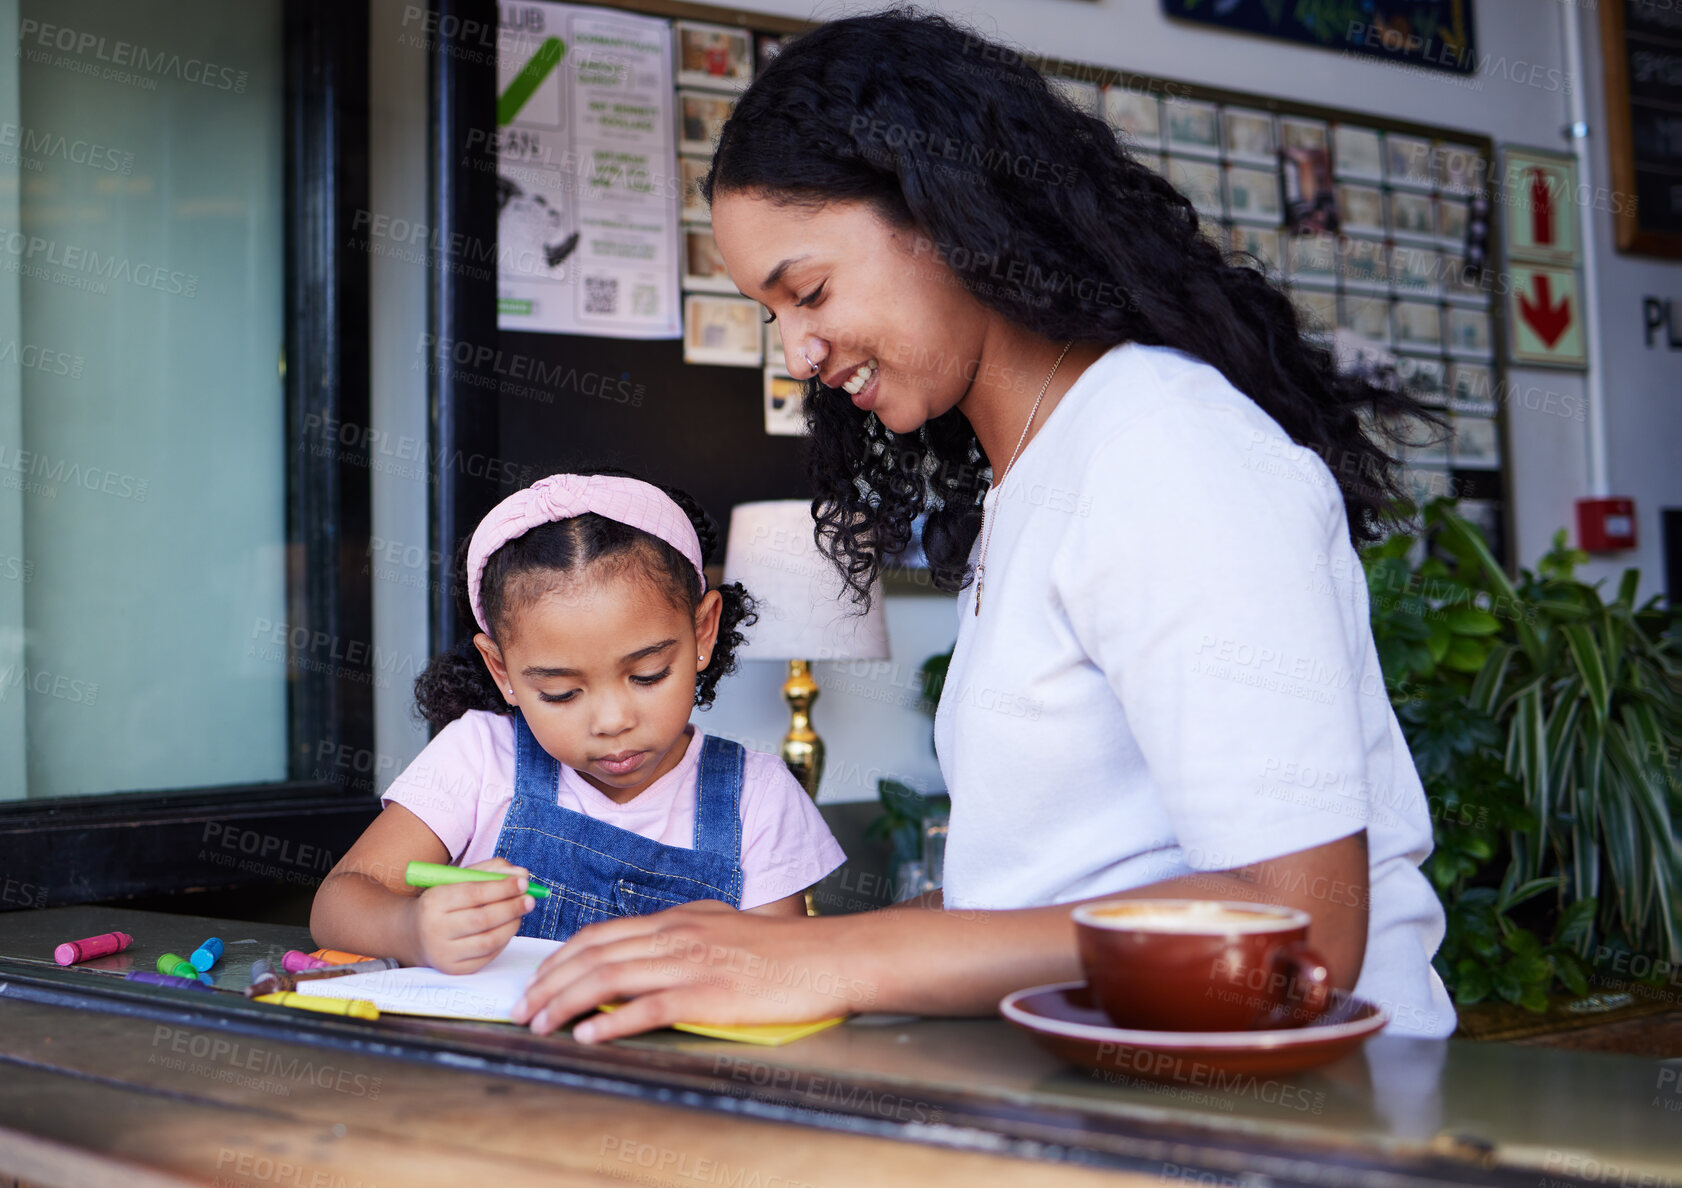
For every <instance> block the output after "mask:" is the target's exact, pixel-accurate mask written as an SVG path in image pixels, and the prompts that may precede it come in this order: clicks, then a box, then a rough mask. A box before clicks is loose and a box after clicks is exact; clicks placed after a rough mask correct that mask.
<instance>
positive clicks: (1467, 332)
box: [1448, 305, 1494, 357]
mask: <svg viewBox="0 0 1682 1188" xmlns="http://www.w3.org/2000/svg"><path fill="white" fill-rule="evenodd" d="M1448 349H1449V350H1450V351H1452V352H1454V353H1455V354H1464V355H1477V356H1480V357H1484V356H1487V355H1488V354H1489V353H1490V351H1492V350H1493V349H1494V344H1493V343H1492V342H1491V341H1490V330H1489V314H1488V313H1487V312H1486V311H1484V310H1481V309H1469V308H1463V307H1460V306H1452V305H1451V306H1449V309H1448Z"/></svg>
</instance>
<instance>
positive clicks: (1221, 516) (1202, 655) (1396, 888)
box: [935, 344, 1456, 1036]
mask: <svg viewBox="0 0 1682 1188" xmlns="http://www.w3.org/2000/svg"><path fill="white" fill-rule="evenodd" d="M986 508H987V517H988V519H989V520H990V521H991V522H992V529H991V533H992V535H991V542H990V544H989V546H988V566H987V573H986V582H985V584H986V594H985V597H984V599H983V602H982V607H981V614H980V615H979V616H977V615H976V614H975V613H974V610H975V606H974V600H975V587H974V585H973V583H972V584H971V586H970V587H969V588H968V589H967V590H966V591H965V592H964V593H963V594H962V595H960V597H959V599H958V638H957V643H956V646H955V650H954V652H953V655H952V663H951V667H950V669H949V670H948V673H947V677H946V685H945V689H944V692H943V694H942V696H941V699H940V708H939V712H938V713H937V715H936V717H935V746H936V750H937V752H938V754H939V757H940V766H941V771H942V772H943V774H944V775H945V778H946V784H947V788H948V790H949V791H950V793H951V796H952V818H951V825H950V832H949V834H948V837H947V850H946V872H945V902H946V905H947V906H948V907H951V908H1018V907H1029V906H1035V905H1043V904H1049V903H1065V902H1069V901H1071V900H1078V899H1084V898H1089V897H1092V896H1098V895H1104V894H1108V893H1111V892H1116V891H1123V890H1127V889H1130V888H1134V887H1139V886H1142V885H1145V884H1149V883H1155V882H1159V881H1161V880H1164V879H1169V878H1174V877H1177V876H1183V875H1191V874H1195V873H1196V872H1199V871H1219V870H1227V869H1231V868H1233V867H1237V866H1243V865H1247V864H1250V863H1254V862H1259V861H1263V860H1265V859H1269V858H1277V857H1280V856H1282V855H1285V854H1290V853H1294V852H1296V851H1299V850H1306V849H1309V848H1312V847H1314V846H1319V845H1324V844H1326V843H1328V842H1332V841H1335V840H1337V839H1339V838H1342V837H1346V836H1348V835H1350V834H1353V833H1355V832H1357V831H1359V830H1360V829H1362V828H1365V829H1366V831H1367V847H1368V853H1369V855H1370V858H1371V883H1370V894H1371V909H1370V918H1369V926H1368V935H1367V948H1366V960H1365V963H1364V965H1363V966H1362V969H1361V976H1360V979H1359V982H1358V984H1357V986H1356V993H1357V994H1359V995H1360V996H1361V997H1363V998H1366V999H1368V1000H1371V1001H1374V1002H1378V1003H1380V1004H1381V1005H1383V1006H1384V1007H1386V1008H1387V1009H1388V1010H1389V1011H1390V1014H1391V1020H1392V1021H1391V1024H1390V1026H1389V1031H1390V1032H1391V1033H1403V1034H1414V1035H1426V1036H1446V1035H1448V1034H1449V1033H1451V1032H1452V1031H1453V1030H1454V1027H1455V1022H1456V1021H1455V1016H1454V1009H1453V1006H1452V1005H1451V1003H1450V1002H1449V999H1448V995H1447V993H1446V992H1445V991H1444V989H1443V985H1442V982H1441V980H1440V979H1439V978H1438V977H1437V975H1436V973H1435V971H1433V970H1432V969H1431V963H1430V962H1431V956H1432V954H1433V953H1435V952H1436V949H1437V946H1438V945H1439V944H1440V943H1441V941H1442V936H1443V927H1444V921H1443V912H1442V907H1441V905H1440V904H1439V903H1438V901H1437V897H1436V895H1435V893H1434V892H1433V891H1432V889H1431V886H1430V884H1429V883H1428V882H1427V881H1426V879H1425V877H1424V876H1423V875H1422V874H1421V873H1420V871H1419V864H1420V862H1422V861H1423V860H1424V859H1425V857H1426V856H1427V855H1428V854H1429V853H1430V851H1431V819H1430V815H1429V813H1428V812H1427V809H1426V803H1425V794H1424V790H1423V789H1422V787H1421V786H1420V783H1419V777H1418V774H1417V773H1416V772H1415V771H1414V766H1413V759H1412V757H1411V755H1410V754H1409V753H1408V749H1407V744H1406V741H1405V740H1404V738H1403V736H1402V732H1401V727H1400V725H1399V724H1398V723H1397V721H1396V716H1395V714H1394V713H1393V712H1392V710H1391V708H1390V701H1389V698H1388V696H1387V695H1386V693H1385V688H1384V678H1383V674H1382V671H1381V670H1380V668H1379V663H1378V654H1377V651H1376V649H1375V648H1374V646H1373V640H1372V629H1371V625H1370V622H1369V618H1368V613H1369V612H1368V602H1367V587H1366V580H1365V577H1364V575H1363V573H1362V570H1361V564H1360V560H1359V558H1358V557H1357V556H1356V554H1355V551H1354V550H1353V549H1352V548H1351V547H1350V544H1349V535H1348V530H1347V528H1346V526H1345V521H1344V510H1343V500H1342V496H1341V494H1340V492H1339V491H1338V488H1337V484H1336V482H1335V481H1334V480H1333V478H1332V475H1331V472H1330V471H1329V470H1328V469H1327V468H1326V466H1325V464H1324V463H1323V462H1322V461H1321V460H1320V458H1319V457H1318V456H1317V455H1315V454H1314V453H1313V452H1311V451H1309V450H1307V449H1304V448H1302V447H1300V446H1297V445H1295V444H1294V443H1293V442H1292V441H1291V440H1290V439H1289V438H1288V437H1287V436H1286V435H1285V433H1284V431H1283V430H1281V429H1280V428H1279V426H1278V425H1277V424H1276V423H1275V422H1274V421H1273V420H1272V418H1270V417H1269V416H1268V415H1267V414H1266V413H1264V412H1262V411H1261V409H1260V408H1258V407H1257V406H1256V405H1255V403H1254V402H1252V401H1251V400H1250V399H1249V397H1247V396H1245V395H1244V394H1243V393H1241V392H1239V391H1238V390H1237V389H1236V388H1234V387H1233V386H1232V385H1231V384H1229V383H1227V381H1226V380H1225V378H1223V377H1222V376H1221V374H1220V373H1219V372H1218V371H1216V370H1215V369H1214V368H1212V367H1210V366H1208V365H1207V364H1205V363H1202V362H1199V361H1198V360H1196V359H1193V358H1192V357H1190V356H1188V355H1185V354H1183V353H1181V352H1178V351H1173V350H1169V349H1166V348H1162V347H1145V346H1138V345H1133V344H1126V345H1123V346H1119V347H1115V348H1113V349H1112V350H1110V351H1108V352H1107V353H1106V354H1105V355H1104V356H1103V357H1102V358H1100V359H1099V360H1098V361H1097V362H1096V363H1094V364H1093V365H1092V366H1091V367H1090V368H1088V369H1087V371H1086V372H1085V373H1084V374H1083V375H1082V376H1081V377H1080V378H1079V379H1078V380H1077V381H1076V383H1075V384H1074V385H1073V387H1071V388H1070V390H1069V392H1068V393H1067V394H1066V395H1065V396H1064V397H1063V399H1062V400H1061V401H1060V402H1058V404H1057V405H1056V406H1055V407H1054V408H1053V409H1052V411H1051V413H1050V414H1049V416H1048V417H1047V418H1046V420H1045V422H1044V423H1043V425H1042V426H1041V428H1040V430H1039V432H1038V434H1037V435H1036V436H1035V437H1034V438H1033V440H1032V441H1030V442H1029V443H1028V445H1027V447H1026V448H1025V449H1024V450H1023V452H1022V455H1021V457H1019V458H1018V459H1017V461H1016V465H1015V466H1014V467H1013V468H1012V469H1011V471H1010V474H1009V476H1008V477H1007V479H1006V481H1005V483H1004V486H1003V488H1002V491H1001V489H999V488H995V489H994V490H991V491H989V492H988V493H987V498H986ZM979 551H980V548H979V539H978V541H977V546H976V549H975V551H974V552H972V554H971V561H972V562H973V561H974V560H975V559H976V556H977V555H978V554H979ZM1308 893H1309V895H1310V896H1311V897H1314V898H1321V899H1324V900H1325V901H1326V902H1328V903H1355V902H1358V896H1359V890H1358V889H1357V888H1354V887H1350V886H1347V885H1340V884H1337V883H1327V885H1326V886H1324V887H1318V888H1317V887H1310V888H1308ZM1310 939H1312V934H1311V935H1310Z"/></svg>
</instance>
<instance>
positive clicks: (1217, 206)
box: [1168, 157, 1221, 218]
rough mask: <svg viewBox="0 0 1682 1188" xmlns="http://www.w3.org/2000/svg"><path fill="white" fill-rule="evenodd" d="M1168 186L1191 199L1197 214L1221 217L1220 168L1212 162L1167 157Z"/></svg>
mask: <svg viewBox="0 0 1682 1188" xmlns="http://www.w3.org/2000/svg"><path fill="white" fill-rule="evenodd" d="M1168 184H1169V185H1171V186H1173V187H1174V188H1175V189H1176V190H1178V191H1179V192H1180V193H1182V194H1184V195H1185V196H1186V197H1187V198H1189V199H1191V204H1192V205H1193V206H1194V207H1196V208H1197V210H1198V213H1199V214H1207V215H1214V216H1215V217H1216V218H1219V217H1220V216H1221V167H1220V166H1219V165H1217V164H1215V163H1214V162H1213V161H1187V160H1185V159H1183V158H1181V157H1169V158H1168Z"/></svg>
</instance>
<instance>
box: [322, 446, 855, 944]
mask: <svg viewBox="0 0 1682 1188" xmlns="http://www.w3.org/2000/svg"><path fill="white" fill-rule="evenodd" d="M716 543H717V539H716V534H715V533H714V531H713V529H712V525H711V523H710V522H709V520H708V518H707V516H706V513H705V512H703V511H702V510H701V509H700V507H699V506H698V505H696V504H695V503H694V502H693V500H691V499H689V497H688V496H686V495H683V494H682V493H680V492H675V491H666V490H663V489H662V488H659V487H656V486H653V485H651V484H649V483H645V482H641V481H638V480H636V479H632V478H626V477H620V476H617V475H602V474H598V475H581V474H557V475H551V476H550V477H549V478H546V479H542V480H540V481H539V482H537V483H534V484H533V485H532V486H531V487H530V488H528V489H526V490H523V491H519V492H516V493H515V494H513V495H511V496H509V497H508V498H507V499H505V500H503V501H502V502H501V503H500V504H498V505H497V506H496V507H495V508H494V509H493V510H492V511H491V513H490V514H489V515H488V516H486V517H485V519H484V521H483V522H482V523H481V524H480V525H479V527H478V529H477V531H475V532H474V534H473V537H472V540H471V543H470V544H469V547H468V550H467V563H466V580H467V595H468V601H469V604H470V605H471V608H472V612H473V618H474V620H475V621H476V622H477V623H478V625H479V633H478V634H477V635H475V636H473V638H472V640H471V641H469V642H470V643H471V648H472V651H470V650H469V648H468V646H467V644H466V643H464V644H463V646H461V647H458V648H457V649H456V650H455V651H454V652H452V653H450V654H447V655H444V656H440V657H438V658H437V659H436V660H434V661H433V662H432V664H430V665H429V666H428V667H427V669H426V671H425V672H423V673H422V674H421V676H420V678H419V680H417V681H416V684H415V700H416V702H417V705H418V706H419V709H420V711H421V713H422V714H423V715H424V716H425V717H426V718H427V720H428V721H429V722H430V723H431V724H432V725H433V726H434V727H439V726H442V727H443V729H442V730H440V731H439V733H438V735H437V737H435V738H434V739H433V740H432V742H431V743H429V744H428V745H427V747H426V749H425V750H423V751H422V752H421V754H420V755H419V756H418V757H417V758H416V759H415V761H414V763H412V764H410V766H409V767H408V768H407V769H406V770H405V771H404V772H403V774H402V775H400V776H399V777H398V778H397V780H396V782H395V783H394V784H392V786H391V788H390V789H389V790H388V791H387V792H386V793H385V796H384V804H385V811H384V812H382V813H381V814H380V816H379V817H378V818H377V819H376V820H375V821H374V823H373V824H372V825H370V826H369V827H368V831H367V832H366V833H364V834H363V835H362V837H361V838H360V839H358V840H357V842H356V844H355V845H354V846H352V847H351V848H350V850H349V851H348V852H347V853H346V854H345V856H344V858H343V859H342V860H341V861H340V862H339V864H338V865H337V866H335V867H334V868H333V870H332V872H331V873H330V874H329V875H328V876H327V879H326V881H325V882H323V883H322V885H321V889H320V890H319V891H318V892H317V893H316V897H315V904H314V907H313V909H312V912H311V917H310V929H311V932H312V933H313V934H314V936H315V939H316V940H317V941H318V942H319V943H321V944H323V945H326V946H328V947H330V948H335V949H346V950H349V951H351V952H357V953H376V954H380V955H389V956H395V957H398V958H401V959H402V960H403V961H404V962H406V963H409V964H425V965H431V966H433V967H435V968H437V969H439V970H442V971H444V972H445V973H470V972H472V971H473V970H475V969H477V968H479V967H480V966H482V965H484V964H485V963H486V962H488V961H489V960H490V959H491V958H492V957H494V956H495V955H496V954H497V953H499V952H501V951H502V949H503V947H504V946H505V945H506V944H507V943H508V940H509V938H510V937H512V936H515V935H516V934H518V935H520V936H541V937H547V938H550V939H554V940H565V939H567V938H568V937H570V936H572V934H573V933H575V932H577V931H578V930H579V929H580V928H582V927H584V926H585V925H587V924H590V923H592V922H595V921H598V920H605V919H609V918H612V917H616V916H632V915H640V914H643V913H645V912H654V911H659V910H661V909H663V908H668V907H673V906H675V905H677V904H683V903H690V902H693V901H696V900H718V901H721V902H722V903H725V904H728V905H729V906H731V907H733V908H741V909H743V910H746V911H752V912H756V913H760V914H764V915H783V916H788V915H803V914H804V911H805V909H804V903H803V898H802V893H803V892H804V891H805V890H806V888H808V887H810V886H811V885H812V884H813V883H815V882H817V881H818V880H819V879H820V878H822V877H823V876H824V875H826V874H828V873H829V872H830V871H832V870H834V869H835V868H836V867H837V866H839V865H840V864H841V862H842V861H843V858H844V855H843V854H842V852H841V848H840V846H839V845H838V844H837V843H836V841H835V839H834V837H833V836H831V834H830V832H829V829H828V828H827V826H825V824H824V822H823V818H822V817H821V816H820V815H819V814H818V811H817V808H816V807H815V806H814V805H813V804H812V802H811V800H810V799H809V798H808V797H807V796H806V794H805V793H804V791H802V789H801V787H800V785H799V784H798V783H797V782H796V781H795V779H794V777H793V776H792V775H790V774H789V772H788V770H787V768H785V767H784V766H783V764H782V761H781V760H780V759H778V758H777V757H776V756H774V755H766V754H761V753H759V752H756V751H746V750H744V749H743V748H742V747H741V746H740V745H739V744H737V743H734V742H730V741H729V740H727V739H722V738H714V737H707V736H705V735H703V734H702V733H701V732H700V731H697V730H696V729H695V728H694V727H693V726H692V725H690V723H689V711H690V709H691V707H693V706H702V707H705V706H708V705H710V704H711V703H712V699H713V693H714V690H715V689H716V687H717V685H718V680H719V678H720V677H721V676H723V675H724V674H726V673H728V672H730V671H731V670H732V669H733V668H734V667H735V655H734V653H735V649H736V647H737V646H738V645H739V644H740V643H741V642H742V638H743V637H742V634H741V632H740V631H739V630H737V629H738V628H739V627H742V626H745V625H749V624H751V623H752V622H753V621H754V615H753V603H752V599H751V598H749V597H748V595H747V593H746V592H745V591H744V590H743V589H742V588H741V586H740V585H729V586H724V587H721V588H720V589H716V590H708V589H707V588H706V577H705V575H704V573H703V572H702V568H701V566H702V561H703V558H704V557H705V556H706V555H707V553H708V552H710V551H711V550H712V549H713V547H714V546H715V545H716ZM475 653H476V654H475ZM414 860H419V861H423V862H453V863H456V864H458V865H462V866H470V867H472V868H473V869H476V870H497V871H503V872H507V873H510V874H511V875H513V876H515V877H512V878H508V879H498V880H495V881H490V882H475V883H457V884H452V885H447V886H440V887H432V888H429V889H427V890H426V891H424V892H423V891H420V890H419V889H417V888H413V887H409V886H407V885H406V884H405V883H404V873H405V868H406V866H407V864H408V863H409V862H410V861H414ZM528 875H529V876H530V878H531V879H532V880H535V881H536V882H538V883H539V884H541V885H542V886H544V887H547V888H549V895H548V896H547V897H546V898H544V899H542V900H537V899H534V898H533V897H532V896H530V895H528V894H526V888H527V876H528Z"/></svg>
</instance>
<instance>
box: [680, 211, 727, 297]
mask: <svg viewBox="0 0 1682 1188" xmlns="http://www.w3.org/2000/svg"><path fill="white" fill-rule="evenodd" d="M683 287H684V288H686V289H698V290H700V291H701V292H703V293H734V292H735V291H736V286H735V285H734V284H733V283H732V282H731V280H730V274H729V273H728V272H726V271H725V269H724V256H723V255H722V254H720V252H719V250H718V241H717V240H715V239H713V232H712V228H711V227H685V228H684V229H683Z"/></svg>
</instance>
